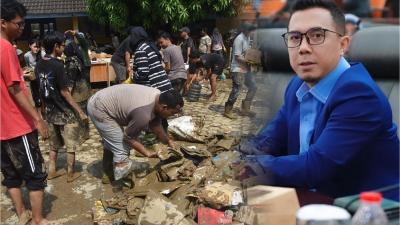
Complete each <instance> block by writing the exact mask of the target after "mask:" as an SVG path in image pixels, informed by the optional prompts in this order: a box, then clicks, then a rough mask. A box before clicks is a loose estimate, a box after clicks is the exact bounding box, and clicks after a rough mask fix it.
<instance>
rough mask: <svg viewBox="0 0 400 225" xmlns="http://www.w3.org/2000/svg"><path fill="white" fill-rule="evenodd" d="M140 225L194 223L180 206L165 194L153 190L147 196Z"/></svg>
mask: <svg viewBox="0 0 400 225" xmlns="http://www.w3.org/2000/svg"><path fill="white" fill-rule="evenodd" d="M138 224H139V225H158V224H164V225H177V224H180V225H192V223H191V222H190V221H189V220H188V219H187V218H185V214H184V213H182V212H181V211H179V209H178V206H177V205H175V204H173V203H172V202H171V201H170V200H168V199H167V198H166V197H164V196H163V195H161V194H159V193H157V192H154V191H152V190H150V191H149V193H148V194H147V196H146V200H145V202H144V206H143V208H142V211H141V213H140V215H139V218H138Z"/></svg>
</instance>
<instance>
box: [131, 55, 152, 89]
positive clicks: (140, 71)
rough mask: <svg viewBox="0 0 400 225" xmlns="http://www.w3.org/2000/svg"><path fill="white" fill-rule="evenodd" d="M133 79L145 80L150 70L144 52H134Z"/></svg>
mask: <svg viewBox="0 0 400 225" xmlns="http://www.w3.org/2000/svg"><path fill="white" fill-rule="evenodd" d="M134 64H135V70H136V71H135V79H137V80H141V81H142V80H147V79H148V76H149V73H150V68H149V59H148V58H147V54H146V52H145V51H141V50H137V51H136V52H135V61H134Z"/></svg>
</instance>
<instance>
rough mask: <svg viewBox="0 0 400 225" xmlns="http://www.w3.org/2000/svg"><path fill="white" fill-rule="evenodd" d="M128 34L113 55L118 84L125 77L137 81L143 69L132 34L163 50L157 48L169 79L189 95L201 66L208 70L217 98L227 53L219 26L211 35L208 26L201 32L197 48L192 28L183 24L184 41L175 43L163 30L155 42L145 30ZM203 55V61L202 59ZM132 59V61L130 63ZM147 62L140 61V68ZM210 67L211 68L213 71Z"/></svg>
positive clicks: (207, 75)
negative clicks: (217, 85)
mask: <svg viewBox="0 0 400 225" xmlns="http://www.w3.org/2000/svg"><path fill="white" fill-rule="evenodd" d="M128 34H129V35H128V37H127V38H125V39H124V40H123V41H122V42H121V44H120V45H119V46H118V48H117V49H116V51H115V53H114V54H113V56H112V58H111V65H112V66H113V68H114V71H115V72H116V83H121V82H123V81H124V80H126V79H133V80H134V82H135V83H137V82H139V83H140V80H141V79H142V78H140V76H141V75H140V73H141V71H139V70H137V68H139V67H138V66H139V65H137V63H139V61H138V60H134V59H133V58H137V56H138V53H139V55H140V52H138V48H135V49H132V47H137V46H131V45H130V43H131V39H132V37H135V38H139V39H143V40H148V43H149V44H151V45H152V47H155V46H158V47H159V48H161V49H160V50H158V49H156V48H154V49H153V50H154V51H155V53H156V54H158V55H161V59H162V60H161V61H162V64H163V66H164V70H165V71H166V72H167V75H168V79H169V80H170V81H171V84H172V86H173V88H174V89H175V90H176V91H177V92H180V93H182V94H186V93H187V92H188V90H189V88H190V84H191V83H192V82H193V80H194V79H198V77H197V76H196V75H197V74H199V71H201V68H205V69H207V71H206V72H204V73H205V74H204V75H203V77H205V78H207V79H209V80H210V84H211V89H212V93H211V95H210V99H211V100H214V99H215V98H216V80H217V76H220V75H222V73H223V69H224V67H225V60H224V52H226V47H225V44H224V41H223V38H222V35H221V33H220V32H219V31H218V28H215V29H214V30H213V34H212V37H210V36H209V35H208V34H207V29H206V28H203V29H202V31H201V35H202V37H201V39H200V40H199V45H198V48H197V47H196V46H195V44H194V41H193V39H192V38H191V37H190V29H189V28H188V27H183V28H181V29H180V37H181V39H182V41H181V42H180V43H179V44H178V45H175V44H174V41H173V40H172V37H171V35H170V34H169V33H167V32H164V31H160V32H159V34H158V36H157V37H156V41H155V42H153V41H150V38H149V36H148V35H147V33H146V32H145V31H144V30H143V32H141V33H137V30H136V31H135V28H129V29H128ZM200 58H202V60H200ZM131 60H132V61H133V63H130V62H131ZM146 63H148V62H143V61H142V62H140V64H141V65H140V67H142V66H143V65H146ZM210 69H211V70H210Z"/></svg>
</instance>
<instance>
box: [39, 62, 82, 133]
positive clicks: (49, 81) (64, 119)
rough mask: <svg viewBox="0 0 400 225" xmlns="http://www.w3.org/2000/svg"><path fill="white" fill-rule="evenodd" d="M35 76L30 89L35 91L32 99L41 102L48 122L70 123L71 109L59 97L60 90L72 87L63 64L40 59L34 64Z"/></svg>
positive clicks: (62, 98) (71, 118)
mask: <svg viewBox="0 0 400 225" xmlns="http://www.w3.org/2000/svg"><path fill="white" fill-rule="evenodd" d="M35 74H36V79H35V80H34V81H33V82H32V83H33V84H32V88H33V89H36V91H32V92H33V93H35V96H33V97H34V98H35V102H42V101H43V103H44V105H45V112H46V119H47V120H48V122H50V123H55V124H60V125H62V124H65V123H69V122H72V120H73V119H74V114H73V109H72V107H71V106H70V105H69V104H68V102H67V101H66V100H65V99H64V97H63V96H62V95H61V90H62V89H64V88H70V87H72V86H73V83H71V80H70V79H69V78H68V76H67V74H66V73H65V69H64V64H63V62H62V61H60V60H58V59H56V58H50V59H46V58H44V59H41V60H40V61H39V62H37V64H36V67H35ZM38 98H39V99H40V100H38Z"/></svg>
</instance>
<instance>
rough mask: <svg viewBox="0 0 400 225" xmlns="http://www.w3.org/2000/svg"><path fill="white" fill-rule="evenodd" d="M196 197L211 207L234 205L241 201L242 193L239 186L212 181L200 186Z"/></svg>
mask: <svg viewBox="0 0 400 225" xmlns="http://www.w3.org/2000/svg"><path fill="white" fill-rule="evenodd" d="M198 197H199V198H200V200H202V201H203V202H205V203H207V204H209V205H210V206H211V207H213V208H216V209H219V208H222V207H228V206H236V205H239V204H241V203H243V193H242V190H241V188H240V187H239V186H236V185H231V184H227V183H223V182H214V183H212V184H208V185H206V186H205V187H204V188H201V189H200V190H199V192H198Z"/></svg>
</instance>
